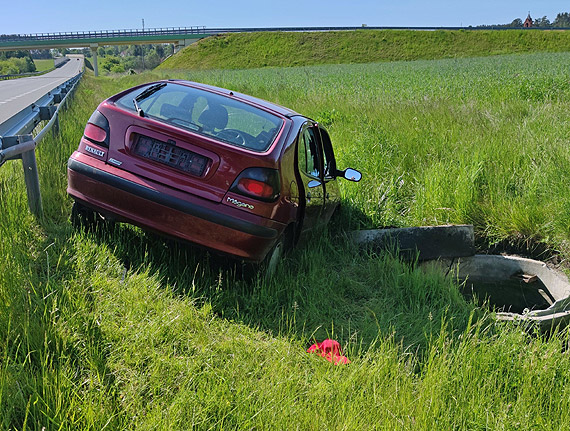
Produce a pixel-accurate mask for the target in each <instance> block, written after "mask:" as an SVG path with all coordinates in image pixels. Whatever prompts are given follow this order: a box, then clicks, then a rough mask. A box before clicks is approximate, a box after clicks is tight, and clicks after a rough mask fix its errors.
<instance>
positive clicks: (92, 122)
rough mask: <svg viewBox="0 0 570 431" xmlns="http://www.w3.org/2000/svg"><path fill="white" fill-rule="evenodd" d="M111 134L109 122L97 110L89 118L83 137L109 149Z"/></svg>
mask: <svg viewBox="0 0 570 431" xmlns="http://www.w3.org/2000/svg"><path fill="white" fill-rule="evenodd" d="M109 134H110V130H109V120H107V118H106V117H105V116H104V115H103V114H101V113H100V112H99V111H97V110H96V111H95V112H93V114H92V115H91V117H90V118H89V121H88V122H87V125H86V126H85V131H84V132H83V136H84V137H85V139H87V140H88V141H91V142H93V143H94V144H97V145H101V146H103V147H107V148H109Z"/></svg>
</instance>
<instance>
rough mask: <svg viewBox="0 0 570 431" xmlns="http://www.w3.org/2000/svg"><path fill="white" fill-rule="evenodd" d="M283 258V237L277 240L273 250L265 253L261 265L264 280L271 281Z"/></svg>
mask: <svg viewBox="0 0 570 431" xmlns="http://www.w3.org/2000/svg"><path fill="white" fill-rule="evenodd" d="M284 257H285V240H284V238H283V235H282V236H281V237H280V238H279V239H278V240H277V242H276V243H275V245H274V246H273V248H272V249H271V250H270V251H269V253H267V256H266V257H265V260H264V261H263V263H262V271H263V276H264V278H265V279H266V280H271V279H272V278H273V276H274V275H275V273H276V272H277V268H278V267H279V264H280V263H281V261H282V260H283V258H284Z"/></svg>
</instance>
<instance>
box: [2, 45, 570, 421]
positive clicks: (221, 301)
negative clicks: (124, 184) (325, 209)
mask: <svg viewBox="0 0 570 431" xmlns="http://www.w3.org/2000/svg"><path fill="white" fill-rule="evenodd" d="M568 70H570V56H569V55H567V54H556V55H546V54H540V55H527V56H507V57H497V58H494V59H474V60H443V61H436V62H414V63H398V64H375V65H352V66H350V65H348V66H320V67H301V68H291V69H287V70H282V69H264V70H249V71H225V72H191V73H188V74H187V75H183V74H177V75H176V77H179V78H184V77H186V78H191V79H196V80H200V81H203V82H206V83H210V84H214V85H222V86H225V87H229V88H232V89H235V90H239V91H244V92H247V93H251V94H254V95H257V96H260V97H264V98H266V99H269V100H273V101H275V102H279V103H282V104H284V105H286V106H291V107H292V108H294V109H297V110H299V111H300V112H304V113H306V114H308V115H311V116H313V117H314V118H317V119H319V121H321V122H323V123H325V124H326V125H327V126H328V128H329V130H330V131H331V134H332V135H333V140H334V143H335V148H336V149H337V152H338V158H339V164H341V165H353V166H357V167H361V168H362V170H363V171H364V173H365V177H364V179H363V182H362V183H361V184H360V185H355V184H348V183H345V184H344V185H343V195H344V204H345V205H344V206H345V212H344V214H343V218H342V219H341V221H342V222H343V223H342V224H348V225H351V224H354V225H356V224H359V223H363V224H365V225H375V224H398V225H412V224H417V223H420V222H422V221H423V222H425V223H436V222H441V221H443V222H445V221H457V222H460V221H470V220H472V221H474V222H475V223H476V225H477V226H478V229H479V231H480V232H486V231H487V230H490V229H491V228H494V229H495V230H494V231H493V232H490V235H492V236H493V235H494V236H498V237H502V236H506V237H513V236H516V235H519V234H521V235H523V236H524V237H525V238H527V239H528V238H532V237H534V236H538V237H542V238H547V239H548V240H549V241H550V240H552V241H555V242H554V243H556V244H558V243H561V244H563V243H564V241H565V239H567V238H568V226H570V222H568V220H569V216H568V215H567V214H568V211H567V208H570V198H568V197H567V191H566V187H567V186H566V184H568V183H569V182H570V172H569V170H568V165H570V154H569V150H568V148H567V147H568V145H567V136H568V133H569V129H568V127H569V126H570V125H569V123H568V120H567V112H568V109H569V106H568V104H569V102H568V100H570V88H569V85H568V82H570V80H569V79H568V78H569V77H568ZM172 77H175V76H172ZM155 78H156V76H150V75H141V76H137V77H124V78H118V79H106V78H99V79H97V80H95V79H93V78H92V77H90V76H87V77H86V79H85V80H84V82H82V84H81V87H80V90H79V91H78V93H77V94H76V95H75V100H74V103H73V105H72V107H71V109H70V110H69V111H68V112H66V113H65V115H64V117H62V119H61V135H60V136H59V137H57V138H49V139H47V140H46V141H44V142H43V143H42V145H41V146H40V148H39V155H38V163H39V169H40V175H41V183H42V187H43V196H44V205H45V208H46V218H45V219H44V220H41V221H39V222H38V221H37V220H35V219H34V218H33V217H31V216H30V215H29V214H28V213H27V209H26V195H25V189H24V186H23V179H22V173H21V167H20V165H19V164H18V163H17V162H9V163H8V164H7V165H6V166H3V167H2V168H1V169H0V214H2V217H0V236H1V238H2V241H0V259H1V261H2V264H1V267H2V268H3V270H2V271H0V339H1V340H4V341H2V342H0V358H2V359H1V360H0V424H1V426H0V427H2V428H6V429H9V428H14V429H24V428H25V429H41V428H42V427H44V426H45V427H46V429H47V430H50V429H70V430H71V429H97V430H98V429H102V428H103V427H105V426H107V429H134V428H140V429H150V428H152V429H189V428H192V427H195V428H198V429H228V428H242V429H251V428H257V429H291V428H298V429H323V428H326V429H366V428H374V427H377V428H383V429H390V430H393V429H410V428H412V429H426V430H428V429H429V430H431V429H488V428H491V429H509V428H512V429H560V428H563V427H564V424H567V423H568V422H569V420H570V417H569V415H570V409H569V407H570V406H569V401H568V400H569V399H570V398H569V397H568V395H569V391H570V386H569V383H570V363H569V361H570V359H569V357H568V355H567V354H566V353H565V348H566V347H567V345H568V336H567V332H564V333H561V334H557V335H555V336H552V337H550V338H543V337H540V336H528V335H525V333H524V332H522V331H521V330H520V329H519V328H517V327H516V326H512V325H505V326H501V325H499V326H496V325H494V324H491V322H490V321H489V320H488V319H486V318H485V317H484V316H481V312H479V311H478V310H477V309H475V308H474V306H473V305H472V304H468V303H466V302H464V301H463V299H462V298H461V297H460V296H459V294H458V290H457V286H455V285H454V284H453V283H451V282H449V281H445V280H443V279H442V277H441V275H439V274H435V273H429V274H427V275H426V274H424V273H422V272H420V271H418V270H415V269H414V268H413V267H410V266H409V265H406V264H403V263H401V262H399V261H398V260H397V259H394V258H393V257H391V256H390V255H381V256H376V255H368V254H360V253H357V252H355V251H354V250H352V249H351V247H350V245H348V244H345V243H344V242H343V241H342V240H339V239H338V238H335V236H334V233H335V232H336V231H337V229H338V227H337V228H332V229H331V233H329V234H326V235H323V236H322V237H321V238H319V239H318V240H317V241H315V242H314V244H313V247H311V248H304V249H300V250H298V251H297V252H296V253H295V254H294V255H293V257H292V258H291V259H290V260H289V261H288V262H287V263H286V265H284V267H282V268H281V270H280V273H279V275H278V278H277V280H276V281H274V282H271V283H264V282H261V281H257V280H254V281H253V282H247V281H240V280H235V278H234V277H233V275H232V273H231V272H228V271H227V270H224V269H223V268H222V269H220V268H219V267H218V266H216V264H215V262H214V260H213V259H212V258H209V257H206V256H204V254H202V253H200V252H195V251H192V250H188V249H186V248H184V247H181V246H178V245H173V244H170V243H164V242H163V241H161V240H160V239H157V238H155V237H153V236H151V235H147V234H144V233H142V232H140V231H139V230H137V229H133V228H129V227H125V226H122V227H119V228H118V229H115V230H110V231H105V232H101V233H89V232H76V231H74V230H73V229H72V228H71V226H70V224H69V222H68V220H67V217H68V215H69V210H70V202H69V199H68V198H67V197H66V195H65V184H66V180H65V165H66V160H67V157H68V156H69V154H70V153H71V151H73V149H74V148H75V147H76V145H77V142H78V140H79V138H80V136H81V133H82V129H83V125H84V124H85V121H86V120H87V118H88V117H89V115H90V114H91V112H92V110H93V109H94V108H95V106H96V104H97V103H98V102H99V101H100V100H101V99H102V98H104V97H106V96H107V95H110V94H112V93H115V92H117V91H119V90H121V89H123V88H127V87H129V86H131V85H133V84H135V83H137V82H142V81H147V80H152V79H155ZM513 125H514V126H513ZM513 127H514V129H513ZM450 148H451V151H450ZM537 168H539V169H537ZM549 238H550V239H549ZM474 310H475V311H474ZM472 317H475V318H476V320H477V321H476V323H473V321H472ZM326 336H332V337H334V338H337V339H339V340H340V341H341V342H342V344H343V345H344V346H346V347H347V348H348V350H347V355H348V356H349V357H350V359H352V361H353V362H352V364H350V365H349V366H347V367H338V368H336V367H332V366H330V364H328V363H327V362H326V361H324V360H322V359H320V358H316V357H311V356H309V355H306V354H305V353H304V349H305V348H306V347H307V346H308V344H309V343H310V342H311V341H312V339H313V338H317V339H322V338H324V337H326Z"/></svg>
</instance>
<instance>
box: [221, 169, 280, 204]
mask: <svg viewBox="0 0 570 431" xmlns="http://www.w3.org/2000/svg"><path fill="white" fill-rule="evenodd" d="M280 189H281V183H280V181H279V172H278V171H277V170H276V169H269V168H248V169H246V170H244V171H243V172H242V173H241V174H239V175H238V177H237V178H236V180H235V181H234V183H233V184H232V186H231V187H230V191H231V192H233V193H237V194H240V195H243V196H248V197H251V198H254V199H258V200H261V201H265V202H273V201H275V200H276V199H277V198H278V197H279V191H280Z"/></svg>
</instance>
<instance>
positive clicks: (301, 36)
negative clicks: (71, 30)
mask: <svg viewBox="0 0 570 431" xmlns="http://www.w3.org/2000/svg"><path fill="white" fill-rule="evenodd" d="M569 46H570V33H569V32H566V31H537V30H530V31H529V30H509V31H492V30H477V31H465V30H453V31H451V30H438V31H409V30H357V31H336V32H334V31H333V32H307V33H302V32H301V33H285V32H259V33H236V34H222V35H217V36H213V37H209V38H207V39H202V40H200V41H198V42H196V43H194V44H192V45H190V46H189V47H187V48H185V49H183V50H182V51H180V52H179V53H177V54H175V55H174V56H172V57H170V58H169V59H167V60H166V61H165V62H164V63H162V64H161V65H160V66H159V67H158V69H161V70H200V69H218V68H219V69H249V68H258V67H267V66H274V67H290V66H304V65H318V64H339V63H342V64H346V63H371V62H378V61H401V60H422V59H428V60H431V59H440V58H466V57H477V56H488V55H500V54H511V53H531V52H561V51H568V47H569Z"/></svg>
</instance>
